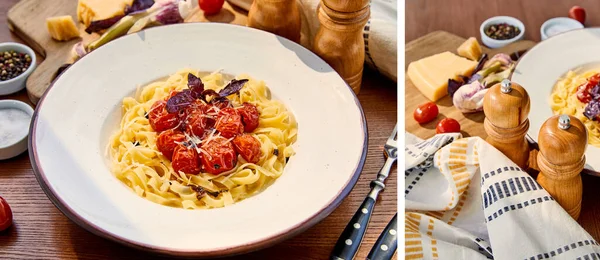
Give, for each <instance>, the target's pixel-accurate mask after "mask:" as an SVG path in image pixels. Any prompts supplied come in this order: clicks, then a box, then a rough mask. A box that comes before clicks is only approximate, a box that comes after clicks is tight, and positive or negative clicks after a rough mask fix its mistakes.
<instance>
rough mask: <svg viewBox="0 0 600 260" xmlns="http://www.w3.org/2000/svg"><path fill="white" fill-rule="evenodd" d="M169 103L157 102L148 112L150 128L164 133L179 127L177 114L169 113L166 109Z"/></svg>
mask: <svg viewBox="0 0 600 260" xmlns="http://www.w3.org/2000/svg"><path fill="white" fill-rule="evenodd" d="M166 105H167V101H164V100H159V101H156V102H155V103H154V104H153V105H152V108H150V111H149V112H148V120H149V121H150V126H151V127H152V129H154V131H156V132H162V131H165V130H167V129H171V128H174V127H176V126H177V125H179V116H178V114H177V113H172V114H171V113H169V112H167V110H166V109H165V107H166Z"/></svg>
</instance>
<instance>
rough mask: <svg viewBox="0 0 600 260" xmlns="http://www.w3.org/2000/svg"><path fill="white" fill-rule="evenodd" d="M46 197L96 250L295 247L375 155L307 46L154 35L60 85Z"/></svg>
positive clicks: (192, 31)
mask: <svg viewBox="0 0 600 260" xmlns="http://www.w3.org/2000/svg"><path fill="white" fill-rule="evenodd" d="M31 129H32V130H31V134H30V140H29V145H30V147H29V152H30V158H31V161H32V166H33V169H34V172H35V174H36V177H37V179H38V181H39V183H40V186H41V187H42V188H43V190H44V191H45V192H46V194H47V195H48V197H49V198H50V199H51V200H52V201H53V203H54V204H55V205H56V206H57V207H58V208H59V209H60V210H61V211H62V212H63V213H64V214H65V215H66V216H68V217H69V218H70V219H71V220H73V221H74V222H75V223H77V224H79V225H80V226H82V227H84V228H85V229H87V230H89V231H91V232H93V233H95V234H97V235H100V236H102V237H105V238H108V239H111V240H114V241H117V242H120V243H123V244H126V245H129V246H132V247H136V248H141V249H146V250H151V251H155V252H161V253H165V254H171V255H178V256H201V257H210V256H223V255H231V254H239V253H244V252H248V251H252V250H257V249H259V248H264V247H267V246H270V245H273V244H275V243H278V242H281V241H282V240H284V239H287V238H290V237H292V236H294V235H296V234H298V233H300V232H302V231H303V230H306V229H307V228H309V227H311V226H313V225H314V224H316V223H318V222H319V221H321V220H322V219H324V218H325V217H326V216H327V215H329V214H330V213H331V212H332V211H333V210H334V209H335V208H336V207H337V206H339V204H340V203H341V201H342V200H343V199H344V198H345V197H346V196H347V195H348V193H349V192H350V190H351V189H352V187H353V186H354V184H355V183H356V181H357V179H358V176H359V173H360V171H361V170H362V167H363V164H364V160H365V157H366V150H367V131H366V122H365V119H364V115H363V112H362V108H361V107H360V104H359V103H358V100H357V99H356V96H355V95H354V93H353V92H352V91H351V89H350V88H349V87H348V85H347V84H346V83H345V82H344V81H343V79H342V78H341V77H340V76H339V75H338V74H337V73H336V72H335V71H334V70H333V69H332V68H331V67H330V66H329V65H327V63H325V62H324V61H323V60H322V59H320V58H319V57H318V56H316V55H315V54H313V53H311V52H310V51H308V50H306V49H304V48H303V47H301V46H300V45H297V44H295V43H292V42H290V41H288V40H286V39H283V38H281V37H278V36H275V35H273V34H270V33H267V32H263V31H259V30H255V29H250V28H246V27H242V26H234V25H226V24H212V23H196V24H179V25H172V26H164V27H156V28H152V29H148V30H145V31H143V32H140V33H138V34H135V35H129V36H125V37H122V38H120V39H117V40H115V41H113V42H111V43H109V44H107V45H105V46H103V47H101V48H99V49H97V50H95V51H93V52H91V53H90V54H88V55H86V56H84V57H83V58H82V59H80V60H79V61H77V62H76V63H75V64H73V65H72V66H71V67H70V68H69V69H67V70H66V71H65V72H64V73H63V74H61V75H60V76H59V77H58V78H57V79H56V81H55V82H54V83H53V85H52V86H51V87H50V88H49V89H48V90H47V91H46V93H45V95H44V96H43V97H42V99H41V100H40V102H39V103H38V105H37V108H36V112H35V115H34V119H33V122H32V128H31Z"/></svg>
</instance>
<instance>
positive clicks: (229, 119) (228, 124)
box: [215, 107, 244, 138]
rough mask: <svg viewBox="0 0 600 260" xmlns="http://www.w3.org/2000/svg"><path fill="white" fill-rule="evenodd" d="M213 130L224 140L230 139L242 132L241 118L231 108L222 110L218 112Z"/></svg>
mask: <svg viewBox="0 0 600 260" xmlns="http://www.w3.org/2000/svg"><path fill="white" fill-rule="evenodd" d="M215 128H216V129H217V131H219V133H221V136H223V137H225V138H231V137H234V136H236V135H238V134H241V133H243V132H244V125H243V124H242V117H241V116H240V114H238V112H237V110H235V109H233V108H231V107H227V108H223V109H221V111H219V114H218V116H217V123H216V124H215Z"/></svg>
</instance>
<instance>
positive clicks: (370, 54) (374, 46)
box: [228, 0, 398, 81]
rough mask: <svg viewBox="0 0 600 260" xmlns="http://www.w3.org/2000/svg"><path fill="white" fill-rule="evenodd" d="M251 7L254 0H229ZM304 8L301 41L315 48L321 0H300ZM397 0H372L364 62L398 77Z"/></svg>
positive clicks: (393, 78) (364, 36)
mask: <svg viewBox="0 0 600 260" xmlns="http://www.w3.org/2000/svg"><path fill="white" fill-rule="evenodd" d="M228 1H229V2H231V3H232V4H234V5H236V6H239V7H241V8H242V9H245V10H246V11H248V10H249V9H250V6H251V4H252V0H228ZM297 1H298V4H299V6H300V7H301V10H302V39H301V44H302V45H303V46H304V47H306V48H307V49H309V50H312V47H313V42H314V38H315V35H316V34H317V32H318V30H319V26H320V23H319V19H318V18H317V7H318V6H319V3H320V0H297ZM397 12H398V10H397V0H371V17H370V19H369V21H368V22H367V25H366V26H365V28H364V31H363V38H364V40H365V63H366V64H367V65H369V66H370V67H372V68H373V69H375V70H376V71H378V72H380V73H381V74H383V75H384V76H386V77H388V78H390V79H392V80H394V81H397V80H398V60H397V57H398V38H397V25H398V22H397V19H398V18H397Z"/></svg>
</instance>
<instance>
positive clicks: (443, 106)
mask: <svg viewBox="0 0 600 260" xmlns="http://www.w3.org/2000/svg"><path fill="white" fill-rule="evenodd" d="M464 41H465V39H464V38H461V37H459V36H456V35H454V34H451V33H448V32H444V31H437V32H432V33H430V34H427V35H425V36H423V37H421V38H419V39H416V40H414V41H412V42H409V43H407V44H406V49H405V57H406V60H405V63H404V65H405V67H404V69H405V70H406V69H407V68H408V64H410V63H411V62H413V61H416V60H419V59H421V58H425V57H428V56H431V55H434V54H438V53H441V52H444V51H451V52H453V53H456V49H457V48H458V46H460V45H461V44H462V43H463V42H464ZM534 45H535V42H532V41H525V40H523V41H518V42H515V43H512V44H510V45H507V46H505V47H503V48H500V49H492V50H490V49H488V48H485V47H483V46H482V47H483V52H484V53H487V54H488V55H489V56H490V57H491V56H493V55H495V54H497V53H507V54H511V53H513V52H516V51H521V50H526V49H530V48H531V47H533V46H534ZM405 86H406V88H405V106H404V113H405V116H406V117H405V124H406V131H408V132H410V133H412V134H414V135H416V136H418V137H420V138H422V139H427V138H430V137H432V136H433V135H435V127H436V125H437V123H438V122H439V121H440V120H441V119H442V118H446V117H449V118H454V119H456V120H457V121H458V122H459V123H460V126H461V132H462V134H463V136H465V137H467V136H480V137H481V138H484V139H485V138H486V137H487V134H486V133H485V131H484V129H483V119H484V117H485V115H484V114H483V112H478V113H472V114H463V113H461V112H460V111H459V110H458V109H456V108H455V107H454V106H453V105H452V99H451V98H450V96H446V97H444V98H442V99H440V100H438V101H437V102H436V104H437V105H438V108H439V111H440V114H439V115H438V117H437V119H436V120H434V121H432V122H429V123H427V124H423V125H420V124H419V123H417V122H416V121H415V120H414V118H413V112H414V111H415V109H416V108H417V106H419V105H421V104H423V103H426V102H429V99H427V98H426V97H425V96H424V95H423V94H421V92H420V91H419V90H418V89H417V88H416V87H415V86H414V85H413V83H412V81H410V79H409V78H408V75H406V85H405Z"/></svg>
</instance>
